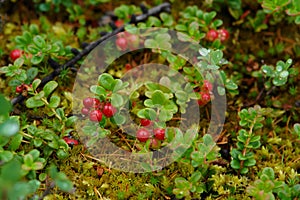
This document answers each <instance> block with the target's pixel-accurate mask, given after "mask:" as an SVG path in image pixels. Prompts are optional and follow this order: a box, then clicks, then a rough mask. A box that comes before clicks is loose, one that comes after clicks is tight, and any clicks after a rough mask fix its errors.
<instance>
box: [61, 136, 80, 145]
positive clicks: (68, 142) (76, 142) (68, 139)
mask: <svg viewBox="0 0 300 200" xmlns="http://www.w3.org/2000/svg"><path fill="white" fill-rule="evenodd" d="M64 141H65V142H66V143H67V144H69V145H78V141H77V140H75V139H72V138H69V137H64Z"/></svg>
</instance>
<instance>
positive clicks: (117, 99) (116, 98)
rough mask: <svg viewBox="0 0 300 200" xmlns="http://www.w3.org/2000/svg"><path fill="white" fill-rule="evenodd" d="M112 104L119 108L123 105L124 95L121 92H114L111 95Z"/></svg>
mask: <svg viewBox="0 0 300 200" xmlns="http://www.w3.org/2000/svg"><path fill="white" fill-rule="evenodd" d="M111 104H112V105H113V106H115V107H117V108H119V107H121V106H122V105H123V104H124V100H123V97H122V96H121V95H120V94H117V93H113V94H112V95H111Z"/></svg>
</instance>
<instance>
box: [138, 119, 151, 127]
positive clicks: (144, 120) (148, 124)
mask: <svg viewBox="0 0 300 200" xmlns="http://www.w3.org/2000/svg"><path fill="white" fill-rule="evenodd" d="M140 123H141V125H142V126H150V125H151V124H152V121H151V120H150V119H141V121H140Z"/></svg>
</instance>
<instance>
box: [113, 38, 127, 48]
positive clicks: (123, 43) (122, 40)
mask: <svg viewBox="0 0 300 200" xmlns="http://www.w3.org/2000/svg"><path fill="white" fill-rule="evenodd" d="M116 45H117V47H118V49H120V50H122V51H125V50H126V49H127V40H126V39H125V38H118V39H117V40H116Z"/></svg>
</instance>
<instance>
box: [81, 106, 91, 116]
mask: <svg viewBox="0 0 300 200" xmlns="http://www.w3.org/2000/svg"><path fill="white" fill-rule="evenodd" d="M81 113H82V114H83V115H88V114H89V113H90V110H89V109H88V108H85V107H84V108H82V109H81Z"/></svg>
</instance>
